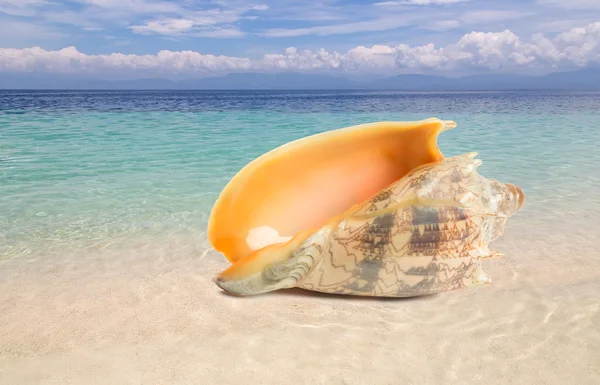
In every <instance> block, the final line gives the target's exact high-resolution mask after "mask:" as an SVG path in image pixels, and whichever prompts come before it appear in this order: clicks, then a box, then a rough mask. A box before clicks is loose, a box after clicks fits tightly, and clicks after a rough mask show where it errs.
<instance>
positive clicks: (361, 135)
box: [208, 118, 524, 297]
mask: <svg viewBox="0 0 600 385" xmlns="http://www.w3.org/2000/svg"><path fill="white" fill-rule="evenodd" d="M455 126H456V123H455V122H453V121H443V120H440V119H436V118H431V119H426V120H422V121H416V122H378V123H372V124H365V125H359V126H354V127H348V128H343V129H339V130H334V131H329V132H325V133H322V134H317V135H313V136H309V137H306V138H303V139H299V140H297V141H294V142H291V143H287V144H285V145H283V146H281V147H278V148H276V149H274V150H272V151H270V152H268V153H266V154H264V155H262V156H260V157H259V158H257V159H255V160H254V161H252V162H250V163H249V164H248V165H247V166H245V167H244V168H243V169H242V170H241V171H240V172H239V173H238V174H237V175H235V176H234V177H233V178H232V180H231V181H230V182H229V184H228V185H227V186H226V187H225V188H224V189H223V191H222V192H221V194H220V196H219V198H218V200H217V202H216V203H215V206H214V208H213V211H212V213H211V216H210V219H209V227H208V237H209V241H210V243H211V245H212V246H213V248H214V249H215V250H217V251H219V252H221V253H222V254H223V255H224V256H225V257H226V258H227V259H228V260H229V261H230V262H231V263H232V265H231V266H230V267H229V268H227V269H226V270H224V271H223V272H221V273H220V274H218V275H217V276H216V277H215V279H214V282H215V283H216V284H217V285H218V286H219V287H220V288H222V289H223V290H225V291H228V292H230V293H234V294H239V295H253V294H259V293H264V292H269V291H273V290H279V289H285V288H292V287H299V288H303V289H307V290H312V291H318V292H324V293H335V294H346V295H359V296H383V297H410V296H418V295H426V294H433V293H440V292H445V291H451V290H456V289H461V288H466V287H469V286H475V285H483V284H488V283H490V282H491V280H490V278H489V277H488V276H487V275H486V274H485V273H484V272H483V270H482V268H481V261H482V260H484V259H488V258H493V257H499V256H501V254H500V253H497V252H493V251H491V250H490V249H489V248H488V245H489V244H490V242H492V241H493V240H495V239H497V238H498V237H500V236H501V235H502V234H503V233H504V226H505V223H506V220H507V219H508V217H510V216H511V215H513V214H515V213H516V212H517V211H518V210H519V209H520V208H521V207H522V205H523V203H524V194H523V191H522V190H521V189H520V188H519V187H517V186H515V185H512V184H505V183H501V182H498V181H496V180H494V179H486V178H484V177H483V176H481V175H479V174H478V173H477V167H479V166H480V165H481V160H479V159H476V156H477V153H474V152H473V153H467V154H463V155H459V156H455V157H449V158H445V157H444V156H443V154H442V153H441V152H440V150H439V148H438V146H437V137H438V135H439V134H440V133H441V132H443V131H445V130H448V129H451V128H454V127H455Z"/></svg>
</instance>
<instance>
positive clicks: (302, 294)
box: [221, 287, 440, 302]
mask: <svg viewBox="0 0 600 385" xmlns="http://www.w3.org/2000/svg"><path fill="white" fill-rule="evenodd" d="M439 294H440V293H434V294H425V295H420V296H415V297H370V296H360V295H347V294H330V293H321V292H318V291H310V290H304V289H301V288H296V287H294V288H291V289H281V290H275V291H271V292H268V293H262V294H256V295H252V296H243V295H237V294H233V293H229V292H227V291H224V290H221V295H225V296H228V297H235V298H248V299H250V298H256V297H267V296H283V297H295V298H326V299H333V300H336V301H386V302H387V301H424V300H428V299H431V298H433V297H437V296H438V295H439Z"/></svg>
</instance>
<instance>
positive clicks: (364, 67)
mask: <svg viewBox="0 0 600 385" xmlns="http://www.w3.org/2000/svg"><path fill="white" fill-rule="evenodd" d="M598 63H600V0H502V1H500V0H396V1H381V0H378V1H369V0H314V1H311V0H306V1H302V0H264V1H263V0H256V1H254V0H212V1H211V0H0V72H15V71H18V72H28V71H41V72H47V73H67V74H71V73H81V74H90V75H94V76H104V77H110V76H116V75H121V76H122V75H123V74H126V75H127V76H149V75H151V76H164V77H186V76H189V77H203V76H215V75H220V74H224V73H230V72H245V71H313V72H326V73H343V74H381V75H384V74H386V75H387V74H396V73H440V74H463V73H477V72H480V73H485V72H491V73H500V72H503V73H506V72H510V73H542V72H551V71H557V70H571V69H577V68H582V67H585V66H592V65H597V64H598Z"/></svg>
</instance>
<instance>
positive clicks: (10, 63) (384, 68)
mask: <svg viewBox="0 0 600 385" xmlns="http://www.w3.org/2000/svg"><path fill="white" fill-rule="evenodd" d="M223 33H225V34H227V33H230V32H223ZM590 63H600V22H596V23H592V24H589V25H587V26H584V27H581V28H573V29H571V30H569V31H566V32H563V33H561V34H559V35H557V36H556V37H554V38H548V37H545V36H544V35H542V34H537V35H534V36H533V37H532V38H530V39H527V40H524V39H521V38H520V37H519V36H517V35H516V34H514V33H513V32H511V31H509V30H505V31H503V32H487V33H484V32H472V33H469V34H466V35H464V36H463V37H462V38H460V39H459V40H458V41H457V42H456V43H454V44H449V45H446V46H443V47H436V46H435V45H434V44H426V45H422V46H409V45H406V44H400V45H396V46H389V45H375V46H371V47H364V46H359V47H355V48H353V49H350V50H348V51H346V52H337V51H327V50H325V49H319V50H299V49H296V48H293V47H291V48H288V49H287V50H286V51H285V52H283V53H274V54H265V55H264V56H263V57H261V58H258V59H256V60H251V59H249V58H243V57H231V56H214V55H210V54H201V53H198V52H193V51H179V52H173V51H160V52H159V53H157V54H156V55H125V54H119V53H114V54H110V55H86V54H84V53H81V52H79V51H78V50H77V49H75V48H74V47H68V48H65V49H62V50H59V51H47V50H44V49H41V48H27V49H0V70H2V71H44V72H51V73H89V74H102V75H105V74H111V73H112V74H114V73H131V74H147V73H152V74H156V75H161V76H170V75H182V76H198V75H199V76H203V75H209V74H223V73H227V72H244V71H324V70H334V71H345V72H370V73H374V72H379V73H393V72H396V73H397V72H400V71H402V72H420V71H423V70H436V71H440V72H445V71H461V70H463V71H464V70H468V69H473V68H477V69H481V70H493V71H497V70H506V71H516V70H524V69H530V70H531V69H534V70H552V69H557V68H558V69H572V68H577V67H582V66H585V65H588V64H590Z"/></svg>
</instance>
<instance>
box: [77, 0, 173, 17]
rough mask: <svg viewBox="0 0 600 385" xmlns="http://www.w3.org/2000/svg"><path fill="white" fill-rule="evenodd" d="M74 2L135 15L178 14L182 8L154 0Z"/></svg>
mask: <svg viewBox="0 0 600 385" xmlns="http://www.w3.org/2000/svg"><path fill="white" fill-rule="evenodd" d="M75 1H76V2H79V3H82V4H86V5H90V6H93V7H97V8H102V9H106V10H112V11H126V12H130V13H135V14H154V13H180V12H181V11H182V8H181V7H180V6H179V5H177V4H176V3H175V2H170V1H156V0H75Z"/></svg>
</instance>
